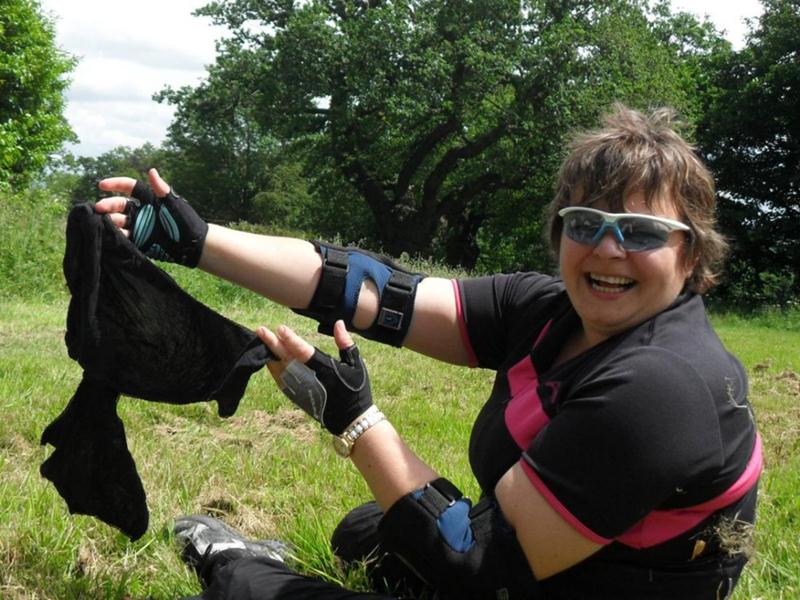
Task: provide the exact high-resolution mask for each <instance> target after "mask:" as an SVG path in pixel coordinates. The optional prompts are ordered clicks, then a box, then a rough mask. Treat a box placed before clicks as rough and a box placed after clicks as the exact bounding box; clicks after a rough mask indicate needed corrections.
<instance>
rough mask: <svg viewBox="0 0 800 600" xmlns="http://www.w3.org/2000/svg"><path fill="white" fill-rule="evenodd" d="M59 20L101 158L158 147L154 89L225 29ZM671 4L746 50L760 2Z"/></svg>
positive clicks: (56, 6) (174, 0)
mask: <svg viewBox="0 0 800 600" xmlns="http://www.w3.org/2000/svg"><path fill="white" fill-rule="evenodd" d="M40 1H41V4H42V7H43V9H44V10H45V12H46V13H48V14H50V15H51V16H52V17H53V18H54V21H55V25H56V33H57V39H58V44H59V46H60V47H61V48H62V49H63V50H65V51H67V52H68V53H70V54H72V55H74V56H76V57H78V58H79V59H80V62H79V64H78V66H77V68H76V69H75V71H74V72H73V74H72V85H71V87H70V89H69V91H68V93H67V110H66V115H67V119H68V120H69V122H70V124H71V125H72V128H73V130H74V131H75V133H76V134H77V135H78V137H79V138H80V143H78V144H77V145H74V146H72V147H71V148H70V150H71V151H72V152H73V153H74V154H77V155H84V156H96V155H99V154H102V153H103V152H106V151H107V150H110V149H111V148H114V147H116V146H130V147H135V146H140V145H142V144H144V143H145V142H151V143H153V144H160V143H161V142H162V141H163V139H164V135H165V133H166V129H167V126H168V125H169V123H170V121H171V118H172V108H171V107H169V106H165V105H162V104H158V103H157V102H154V101H153V100H152V99H151V98H152V95H153V93H155V92H157V91H159V90H161V89H162V88H163V87H164V86H166V85H170V86H173V87H179V86H181V85H185V84H197V83H199V82H200V81H201V79H202V78H203V76H204V74H205V65H207V64H210V63H212V62H213V61H214V56H215V50H214V41H215V40H216V39H218V38H220V37H222V35H224V33H225V30H223V29H220V28H216V27H213V26H212V25H211V23H210V20H209V19H207V18H200V17H194V16H192V14H191V13H192V11H193V10H194V9H196V8H199V7H200V6H203V5H204V4H206V3H207V2H206V0H135V1H132V0H40ZM672 5H673V7H675V8H676V9H681V10H686V11H689V12H692V13H695V14H697V15H698V16H704V15H707V16H708V17H709V18H710V19H711V20H712V21H713V22H714V23H715V25H716V26H717V28H718V29H723V30H725V32H726V37H727V38H728V39H729V40H730V41H731V42H732V43H733V45H734V47H737V48H738V47H741V45H742V43H743V40H744V35H745V33H746V31H747V30H746V27H745V23H744V19H745V18H747V17H756V16H759V15H760V14H761V10H762V9H761V5H760V3H759V2H758V0H673V2H672Z"/></svg>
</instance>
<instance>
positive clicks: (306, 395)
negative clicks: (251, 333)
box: [256, 321, 372, 435]
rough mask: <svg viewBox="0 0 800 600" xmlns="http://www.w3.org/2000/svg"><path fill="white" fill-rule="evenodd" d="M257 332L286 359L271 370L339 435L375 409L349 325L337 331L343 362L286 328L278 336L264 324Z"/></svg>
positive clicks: (294, 396) (286, 389) (296, 399)
mask: <svg viewBox="0 0 800 600" xmlns="http://www.w3.org/2000/svg"><path fill="white" fill-rule="evenodd" d="M256 334H257V335H258V336H259V337H260V338H261V340H262V341H263V342H264V343H265V344H266V345H267V347H268V348H269V349H270V350H271V351H272V352H273V353H274V354H275V355H276V356H277V357H278V358H279V359H280V361H277V362H269V363H267V368H268V369H269V370H270V373H271V374H272V376H273V377H274V378H275V381H276V382H277V383H278V386H279V387H280V388H281V390H282V391H283V393H284V394H286V396H287V397H289V399H290V400H291V401H292V402H294V403H295V404H296V405H297V406H299V407H300V408H301V409H303V410H304V411H305V412H306V413H308V414H309V415H310V416H311V417H313V418H314V419H316V420H317V421H319V423H320V424H321V425H322V426H323V427H325V428H326V429H327V430H328V431H330V432H331V433H333V434H334V435H340V434H341V433H342V432H343V431H344V430H345V429H346V428H347V426H348V425H350V423H352V422H353V421H355V420H356V419H357V418H358V417H360V416H361V415H362V414H363V413H364V412H365V411H366V410H367V409H368V408H369V407H370V406H372V393H371V392H370V386H369V376H368V375H367V369H366V367H365V366H364V362H363V361H362V360H361V356H360V354H359V352H358V348H357V347H356V345H355V344H354V343H353V339H352V338H351V337H350V334H349V333H348V332H347V330H346V329H345V326H344V322H343V321H337V322H336V324H335V326H334V329H333V337H334V339H335V341H336V347H337V348H338V349H339V360H336V359H335V358H333V357H332V356H329V355H328V354H326V353H324V352H322V351H320V350H318V349H316V348H314V346H312V345H311V344H309V343H308V342H307V341H305V340H304V339H303V338H301V337H300V336H298V335H297V334H296V333H295V332H294V331H292V330H291V329H289V328H288V327H286V326H285V325H281V326H280V327H278V329H277V330H276V332H275V333H273V332H272V331H270V330H269V329H267V328H266V327H263V326H262V327H259V328H258V329H256Z"/></svg>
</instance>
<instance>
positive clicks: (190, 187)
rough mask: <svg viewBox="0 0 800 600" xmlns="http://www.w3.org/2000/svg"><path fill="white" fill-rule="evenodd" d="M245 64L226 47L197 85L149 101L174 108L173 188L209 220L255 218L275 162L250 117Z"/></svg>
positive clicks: (251, 83) (250, 79)
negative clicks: (257, 199) (257, 202)
mask: <svg viewBox="0 0 800 600" xmlns="http://www.w3.org/2000/svg"><path fill="white" fill-rule="evenodd" d="M248 58H249V57H248V56H245V55H243V54H242V53H241V52H240V51H239V49H238V48H237V47H236V46H233V45H230V46H228V47H227V50H226V51H224V52H221V53H220V54H219V56H218V57H217V61H216V64H214V65H212V66H211V67H209V71H208V77H207V79H206V80H205V81H204V82H203V83H202V84H201V85H199V86H198V87H196V88H192V87H190V86H185V87H183V88H180V89H178V90H174V89H171V88H166V89H164V90H162V91H161V92H159V93H158V94H156V95H155V97H154V98H155V99H156V100H157V101H159V102H166V103H170V104H174V105H175V106H176V107H177V110H176V114H175V117H174V119H173V122H172V124H171V125H170V127H169V131H168V136H167V141H166V142H165V149H166V150H167V152H168V155H167V165H168V167H169V171H170V174H171V177H172V178H173V184H174V185H175V186H176V188H178V189H180V190H181V193H182V194H184V195H186V196H187V197H189V198H191V199H192V202H193V203H194V204H196V205H197V207H198V209H200V210H201V211H202V212H203V214H204V216H206V217H208V218H211V219H214V220H221V221H230V220H237V219H246V218H252V217H255V216H256V212H257V211H256V210H255V209H254V207H253V199H254V197H255V196H256V194H258V193H259V192H261V191H263V190H264V189H265V187H267V186H268V185H269V184H270V171H269V169H268V167H269V166H271V163H274V162H276V161H275V155H276V148H277V145H278V144H277V141H276V140H275V138H274V137H272V136H271V135H269V134H268V133H267V132H264V131H262V128H261V126H260V124H259V123H258V121H257V120H256V119H255V117H254V115H253V112H254V110H255V108H254V107H255V103H254V97H253V95H254V93H255V88H256V87H257V85H258V84H257V82H256V81H255V80H254V75H255V73H254V71H253V69H252V65H251V64H250V62H249V60H248Z"/></svg>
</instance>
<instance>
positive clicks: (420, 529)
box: [379, 479, 541, 600]
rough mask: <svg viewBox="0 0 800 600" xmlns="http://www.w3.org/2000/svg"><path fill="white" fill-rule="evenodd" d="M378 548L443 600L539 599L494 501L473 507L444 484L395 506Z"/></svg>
mask: <svg viewBox="0 0 800 600" xmlns="http://www.w3.org/2000/svg"><path fill="white" fill-rule="evenodd" d="M379 532H380V535H381V545H382V547H383V548H384V549H385V550H386V551H388V552H391V553H393V554H395V555H396V556H397V557H398V558H400V559H401V560H402V561H403V562H405V563H406V564H407V565H408V566H409V567H411V568H412V569H413V570H414V571H415V572H416V573H417V574H418V575H419V576H420V577H422V578H423V579H424V580H425V581H426V582H427V583H428V584H429V585H432V586H433V587H434V588H435V589H436V590H437V591H439V592H440V593H441V594H443V595H444V597H446V598H451V597H452V598H463V599H470V598H475V599H478V598H480V599H482V600H484V599H487V598H496V599H504V600H515V599H518V598H519V599H522V598H524V599H533V598H538V597H540V594H541V592H540V591H539V589H540V588H539V584H538V583H537V581H536V578H535V577H534V575H533V572H532V571H531V569H530V566H529V565H528V561H527V559H526V558H525V554H524V553H523V551H522V548H521V547H520V545H519V542H518V541H517V537H516V534H515V533H514V530H513V529H512V528H511V526H510V525H509V524H508V522H507V521H506V520H505V517H504V516H503V514H502V512H501V511H500V507H499V506H498V505H497V501H496V500H495V499H494V498H493V497H487V498H484V499H482V500H481V501H480V502H478V503H477V504H476V505H475V506H474V507H472V506H471V503H470V501H469V500H468V499H466V498H462V495H461V492H460V491H459V490H458V488H456V487H455V486H454V485H453V484H452V483H450V482H449V481H448V480H447V479H436V480H434V481H431V482H430V483H428V484H427V485H426V486H425V487H423V488H422V489H420V490H417V491H415V492H412V493H411V494H407V495H406V496H403V497H402V498H400V499H399V500H398V501H397V502H395V503H394V504H393V505H392V506H391V507H390V508H389V510H388V511H387V512H386V514H385V515H384V517H383V519H382V520H381V522H380V526H379Z"/></svg>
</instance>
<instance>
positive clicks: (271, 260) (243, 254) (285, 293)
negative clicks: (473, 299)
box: [199, 225, 467, 364]
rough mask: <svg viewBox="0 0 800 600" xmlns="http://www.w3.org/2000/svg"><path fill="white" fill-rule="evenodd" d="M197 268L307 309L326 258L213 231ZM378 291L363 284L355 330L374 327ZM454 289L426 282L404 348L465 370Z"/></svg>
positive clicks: (288, 244) (298, 247) (286, 243)
mask: <svg viewBox="0 0 800 600" xmlns="http://www.w3.org/2000/svg"><path fill="white" fill-rule="evenodd" d="M199 267H200V268H201V269H203V270H204V271H207V272H208V273H211V274H213V275H217V276H219V277H222V278H224V279H227V280H228V281H231V282H233V283H236V284H237V285H240V286H243V287H246V288H247V289H249V290H252V291H254V292H256V293H258V294H260V295H262V296H264V297H266V298H269V299H270V300H272V301H274V302H277V303H279V304H282V305H284V306H288V307H290V308H300V309H304V308H307V307H308V305H309V304H310V302H311V299H312V297H313V296H314V292H315V290H316V289H317V285H318V284H319V279H320V275H321V271H322V258H321V256H320V255H319V253H318V252H317V251H316V250H315V249H314V246H313V244H311V243H310V242H307V241H305V240H300V239H294V238H286V237H277V236H268V235H258V234H254V233H247V232H243V231H236V230H234V229H228V228H225V227H219V226H216V225H209V229H208V234H207V236H206V241H205V246H204V248H203V253H202V256H201V257H200V263H199ZM378 298H379V296H378V291H377V289H376V287H375V284H374V283H373V282H372V281H371V280H369V279H367V280H365V281H364V282H363V283H362V285H361V289H360V293H359V294H358V303H357V305H356V310H355V313H354V315H353V323H352V326H353V327H355V328H356V329H366V328H368V327H370V326H371V325H372V324H373V323H374V321H375V319H376V317H377V315H378V304H379V301H378ZM458 332H459V329H458V323H457V315H456V309H455V298H454V295H453V289H452V284H451V282H450V281H449V280H447V279H441V278H435V277H430V278H426V279H424V280H422V281H421V282H420V284H419V288H418V291H417V295H416V299H415V305H414V314H413V318H412V321H411V327H410V328H409V331H408V335H407V337H406V340H405V343H404V345H405V347H407V348H410V349H412V350H415V351H417V352H421V353H423V354H426V355H428V356H431V357H433V358H437V359H440V360H445V361H448V362H451V363H456V364H466V363H467V356H466V352H465V350H464V348H463V344H462V342H461V339H460V335H459V333H458Z"/></svg>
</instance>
